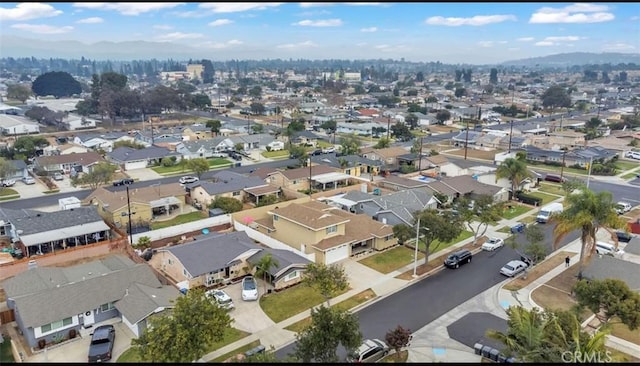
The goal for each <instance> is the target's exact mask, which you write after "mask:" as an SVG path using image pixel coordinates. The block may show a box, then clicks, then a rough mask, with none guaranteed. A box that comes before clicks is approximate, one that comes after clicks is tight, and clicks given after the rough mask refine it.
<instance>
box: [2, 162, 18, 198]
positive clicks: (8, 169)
mask: <svg viewBox="0 0 640 366" xmlns="http://www.w3.org/2000/svg"><path fill="white" fill-rule="evenodd" d="M15 170H16V167H15V165H13V163H12V162H10V161H8V160H5V159H4V158H1V157H0V178H2V179H3V180H4V179H6V178H7V177H8V176H9V175H11V174H12V173H13V172H15ZM2 189H4V186H0V190H2Z"/></svg>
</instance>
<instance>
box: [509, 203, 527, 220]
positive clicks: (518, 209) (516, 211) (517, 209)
mask: <svg viewBox="0 0 640 366" xmlns="http://www.w3.org/2000/svg"><path fill="white" fill-rule="evenodd" d="M512 207H513V208H512V209H509V208H508V207H505V209H504V211H503V212H502V217H503V218H505V219H507V220H509V219H512V218H514V217H517V216H520V215H522V214H525V213H527V212H529V211H531V210H533V207H529V206H525V205H514V206H512Z"/></svg>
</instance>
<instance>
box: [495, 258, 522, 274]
mask: <svg viewBox="0 0 640 366" xmlns="http://www.w3.org/2000/svg"><path fill="white" fill-rule="evenodd" d="M526 268H527V264H526V263H525V262H523V261H518V260H513V261H510V262H509V263H507V264H505V265H504V266H503V267H502V268H500V273H501V274H503V275H505V276H507V277H513V276H515V275H517V274H518V273H520V272H522V271H524V270H525V269H526Z"/></svg>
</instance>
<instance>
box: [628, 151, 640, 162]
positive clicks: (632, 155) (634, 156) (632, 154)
mask: <svg viewBox="0 0 640 366" xmlns="http://www.w3.org/2000/svg"><path fill="white" fill-rule="evenodd" d="M625 157H627V158H631V159H638V160H640V152H636V151H627V153H626V154H625Z"/></svg>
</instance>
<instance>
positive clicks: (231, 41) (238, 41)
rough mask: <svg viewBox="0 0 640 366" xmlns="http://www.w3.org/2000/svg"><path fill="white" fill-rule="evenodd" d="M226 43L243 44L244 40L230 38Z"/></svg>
mask: <svg viewBox="0 0 640 366" xmlns="http://www.w3.org/2000/svg"><path fill="white" fill-rule="evenodd" d="M227 43H228V44H233V45H237V44H244V42H242V41H240V40H238V39H232V40H229V41H227Z"/></svg>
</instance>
